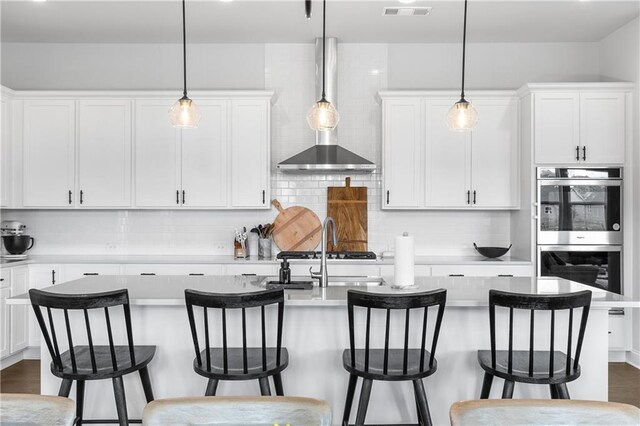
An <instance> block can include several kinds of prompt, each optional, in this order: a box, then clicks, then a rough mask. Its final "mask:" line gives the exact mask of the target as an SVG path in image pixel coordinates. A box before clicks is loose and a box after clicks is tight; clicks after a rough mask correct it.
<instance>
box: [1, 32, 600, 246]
mask: <svg viewBox="0 0 640 426" xmlns="http://www.w3.org/2000/svg"><path fill="white" fill-rule="evenodd" d="M188 52H189V64H190V68H189V81H190V87H193V88H201V89H217V88H258V89H260V88H266V89H274V90H275V91H276V99H275V103H274V105H273V116H272V117H273V120H272V161H273V164H272V166H273V167H275V164H277V162H279V161H281V160H283V159H285V158H287V157H289V156H290V155H293V154H295V153H297V152H299V151H301V150H303V149H304V148H307V147H309V146H311V145H312V144H313V143H314V140H315V137H314V134H313V132H311V131H310V130H309V129H308V127H307V125H306V121H305V116H306V113H307V111H308V109H309V108H310V107H311V105H312V104H313V102H314V101H315V100H316V99H314V72H315V67H314V62H313V61H314V47H313V45H312V44H266V45H242V44H239V45H190V46H189V50H188ZM597 58H598V45H597V44H592V43H559V44H556V43H537V44H531V43H527V44H524V43H514V44H509V45H505V44H471V45H470V48H469V62H468V70H469V71H468V72H469V74H468V75H469V80H468V82H469V84H468V87H469V88H492V87H493V88H510V89H516V88H518V87H519V86H520V85H521V84H522V83H524V82H527V81H552V80H555V81H574V80H577V79H578V80H587V79H597V77H596V76H597V75H598V73H599V65H598V61H597ZM1 59H2V61H1V62H2V75H1V77H2V84H3V85H6V86H8V87H11V88H14V89H140V88H142V89H176V90H178V89H179V86H180V81H181V80H180V63H179V59H180V56H179V45H157V44H154V45H95V44H77V45H68V44H66V45H65V44H15V43H3V45H2V58H1ZM338 64H339V65H338V68H339V78H338V91H339V94H338V108H339V111H340V114H341V116H342V120H341V122H340V125H339V141H340V144H341V145H343V146H345V147H346V148H348V149H351V150H353V151H355V152H356V153H358V154H360V155H362V156H364V157H366V158H369V159H371V160H372V161H375V162H376V163H377V164H380V150H381V139H380V105H379V104H378V102H377V100H376V93H377V92H378V91H379V90H382V89H388V88H439V89H450V88H455V89H457V88H458V87H459V73H460V46H459V45H457V46H456V45H443V44H439V45H397V44H389V45H387V44H339V49H338ZM42 70H47V72H43V71H42ZM196 101H197V100H196ZM453 101H454V100H452V102H453ZM343 180H344V176H342V175H329V176H327V175H316V176H296V175H284V174H280V173H276V172H275V171H274V173H273V179H272V188H273V194H274V196H275V197H277V198H278V199H279V200H280V201H281V202H282V203H283V204H285V205H293V204H300V205H305V206H307V207H310V208H313V209H314V210H315V211H316V212H317V213H318V214H319V215H320V216H321V217H323V216H324V215H325V212H326V190H325V188H326V187H327V186H332V185H342V182H343ZM353 184H354V185H366V186H368V187H369V191H368V194H369V201H370V203H369V241H370V247H369V248H370V249H371V250H375V251H382V250H387V249H392V248H393V241H394V236H395V235H398V234H400V233H402V232H404V231H409V232H411V233H413V234H414V235H416V237H417V251H418V252H419V253H425V254H470V253H473V248H472V243H473V242H477V243H478V244H480V245H505V244H508V243H509V242H510V239H511V235H510V213H509V212H478V211H474V212H469V211H467V212H439V211H429V212H388V211H385V212H383V211H381V210H380V201H381V198H380V197H381V194H380V192H381V189H380V186H381V180H380V175H379V174H377V175H373V176H371V175H365V176H354V179H353ZM6 213H8V214H5V215H4V217H3V219H5V218H6V219H8V218H16V219H18V220H22V221H24V222H25V223H26V224H27V226H29V232H31V233H32V234H33V235H34V236H35V237H36V239H37V243H36V247H35V248H34V253H67V254H72V253H94V254H100V253H105V252H106V251H107V249H106V247H107V245H111V244H112V243H113V244H115V247H116V249H115V250H114V252H118V253H123V254H134V253H140V254H145V253H167V254H168V253H176V254H189V253H194V254H195V253H198V254H206V253H227V254H228V253H230V250H231V249H230V245H231V241H232V235H233V234H232V229H233V228H234V227H240V226H247V227H249V226H253V225H255V224H257V223H258V222H262V223H265V222H267V221H270V220H271V218H273V217H274V213H273V211H271V212H266V211H265V212H234V213H224V212H189V211H163V212H156V211H95V212H90V211H82V212H77V211H74V212H69V211H65V212H55V211H30V212H17V211H14V212H6Z"/></svg>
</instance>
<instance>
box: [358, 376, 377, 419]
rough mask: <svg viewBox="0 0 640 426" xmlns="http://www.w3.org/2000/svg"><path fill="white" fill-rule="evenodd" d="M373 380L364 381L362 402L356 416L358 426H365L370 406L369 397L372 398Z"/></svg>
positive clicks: (361, 393) (361, 392) (361, 395)
mask: <svg viewBox="0 0 640 426" xmlns="http://www.w3.org/2000/svg"><path fill="white" fill-rule="evenodd" d="M372 385H373V380H371V379H364V380H363V382H362V390H361V391H360V402H359V403H358V414H357V415H356V426H363V425H364V419H365V417H366V416H367V407H368V406H369V397H370V396H371V386H372Z"/></svg>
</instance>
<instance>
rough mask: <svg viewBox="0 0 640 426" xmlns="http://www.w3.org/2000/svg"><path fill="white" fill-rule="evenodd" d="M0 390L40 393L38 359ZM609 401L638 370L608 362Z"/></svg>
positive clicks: (637, 382) (1, 376)
mask: <svg viewBox="0 0 640 426" xmlns="http://www.w3.org/2000/svg"><path fill="white" fill-rule="evenodd" d="M0 392H2V393H34V394H38V393H40V361H37V360H25V361H20V362H19V363H17V364H14V365H12V366H11V367H8V368H5V369H4V370H2V371H0ZM609 401H613V402H623V403H625V404H631V405H635V406H636V407H640V370H638V369H637V368H634V367H632V366H631V365H629V364H625V363H623V362H610V363H609Z"/></svg>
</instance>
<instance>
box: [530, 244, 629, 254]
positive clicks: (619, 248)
mask: <svg viewBox="0 0 640 426" xmlns="http://www.w3.org/2000/svg"><path fill="white" fill-rule="evenodd" d="M542 251H613V252H622V246H621V245H611V246H604V245H590V246H587V245H584V246H583V245H575V244H562V245H557V244H556V245H539V246H538V252H542Z"/></svg>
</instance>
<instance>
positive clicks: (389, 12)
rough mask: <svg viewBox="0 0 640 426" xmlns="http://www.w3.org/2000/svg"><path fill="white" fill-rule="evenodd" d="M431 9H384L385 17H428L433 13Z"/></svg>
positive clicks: (412, 7)
mask: <svg viewBox="0 0 640 426" xmlns="http://www.w3.org/2000/svg"><path fill="white" fill-rule="evenodd" d="M431 9H432V8H431V7H430V6H428V7H416V6H409V7H383V8H382V15H383V16H427V15H429V14H430V13H431Z"/></svg>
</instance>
